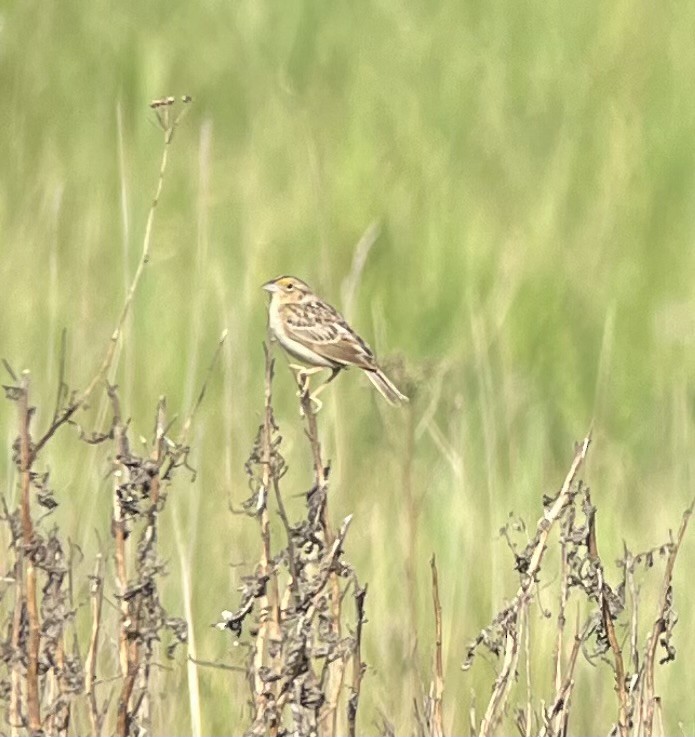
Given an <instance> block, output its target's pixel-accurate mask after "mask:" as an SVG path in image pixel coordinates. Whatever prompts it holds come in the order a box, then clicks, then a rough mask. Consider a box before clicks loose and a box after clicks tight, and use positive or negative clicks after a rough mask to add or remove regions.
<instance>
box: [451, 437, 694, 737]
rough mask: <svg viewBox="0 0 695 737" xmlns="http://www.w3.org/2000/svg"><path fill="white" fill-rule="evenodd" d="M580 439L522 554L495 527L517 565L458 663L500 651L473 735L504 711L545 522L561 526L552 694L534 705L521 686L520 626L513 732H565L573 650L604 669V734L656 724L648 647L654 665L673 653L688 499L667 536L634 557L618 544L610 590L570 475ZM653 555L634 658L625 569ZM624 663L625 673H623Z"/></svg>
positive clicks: (592, 511)
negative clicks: (623, 631)
mask: <svg viewBox="0 0 695 737" xmlns="http://www.w3.org/2000/svg"><path fill="white" fill-rule="evenodd" d="M589 442H590V441H589V437H586V438H585V440H584V442H583V443H582V444H581V445H579V446H578V448H577V451H576V453H575V457H574V460H573V462H572V465H571V467H570V470H569V473H568V474H567V477H566V479H565V482H564V483H563V485H562V488H561V490H560V492H559V494H558V496H557V497H556V498H555V499H551V500H544V505H545V506H546V511H545V514H544V516H543V518H542V519H541V520H540V521H539V522H538V524H537V526H536V531H535V534H534V536H533V537H532V538H531V540H530V541H529V542H528V543H527V544H526V546H525V548H524V550H523V551H522V552H521V553H518V552H517V549H516V546H515V545H514V544H513V543H512V542H511V540H510V538H509V534H508V530H507V528H504V529H503V532H504V533H505V535H506V537H507V541H508V543H509V544H510V547H511V548H512V550H513V552H514V554H515V557H516V569H517V570H518V571H519V574H520V578H521V583H520V586H519V589H518V591H517V593H516V596H515V597H514V599H512V601H511V603H510V604H509V605H507V606H506V607H504V608H503V609H502V610H501V611H500V613H499V614H498V615H497V616H496V617H495V619H494V620H493V621H492V623H491V624H490V625H488V626H487V627H486V628H485V629H483V630H482V631H481V633H480V634H479V635H478V636H477V637H476V639H475V640H474V641H473V642H472V643H471V645H470V647H469V650H468V657H467V660H466V662H465V663H464V669H465V668H467V667H470V665H471V662H472V659H473V657H474V656H475V654H476V652H477V650H478V648H479V647H481V646H485V647H486V648H487V649H488V650H489V651H490V652H492V653H493V654H494V655H495V656H497V657H501V661H502V663H501V669H500V671H499V674H498V676H497V679H496V680H495V683H494V686H493V690H492V696H491V697H490V700H489V702H488V704H487V707H486V709H485V714H484V716H483V718H482V720H481V723H480V726H479V728H477V729H476V726H475V724H474V722H473V723H472V729H471V731H472V732H473V733H476V732H477V733H479V734H481V735H487V734H492V733H493V732H495V730H496V729H497V727H498V726H499V724H500V723H501V720H502V718H503V717H504V715H505V713H506V712H507V706H508V703H509V700H510V694H511V691H512V688H513V685H514V681H515V679H516V676H517V670H518V668H517V664H518V661H519V657H520V650H521V643H522V640H523V638H524V632H523V627H524V626H526V627H528V613H529V610H528V607H529V604H530V603H531V601H533V600H534V598H537V596H538V595H537V590H538V587H539V584H540V583H541V582H540V578H539V576H540V573H541V563H542V561H543V559H544V556H545V553H546V551H547V550H549V547H548V540H549V534H550V531H551V528H552V527H553V526H558V527H560V535H559V548H560V551H559V552H560V577H559V597H558V614H557V619H556V623H555V627H556V632H555V646H554V648H553V656H552V657H553V663H552V666H553V667H552V670H553V694H552V697H551V698H550V699H549V700H547V701H545V702H544V701H542V700H541V702H540V705H539V706H540V708H538V709H536V710H535V711H534V708H533V704H532V697H533V693H532V690H531V688H530V685H529V684H530V675H529V669H528V661H529V659H530V652H531V646H530V644H529V641H528V631H527V634H526V638H527V639H526V640H525V642H526V648H525V657H526V660H527V691H526V699H525V704H524V705H523V707H521V706H520V707H517V708H516V712H515V713H516V725H517V727H518V729H519V731H520V732H521V734H527V735H528V734H540V735H544V736H546V735H547V736H550V735H566V734H567V733H568V729H569V718H570V708H571V699H572V692H573V689H574V684H575V680H576V678H577V668H578V662H579V654H580V652H583V653H584V656H585V658H586V659H587V660H589V662H591V663H592V664H593V661H594V660H596V659H600V661H601V662H602V663H604V664H607V665H608V666H609V667H610V669H611V673H612V676H613V682H614V691H615V693H616V707H617V708H616V713H617V720H616V722H615V724H614V726H613V727H612V729H611V730H610V733H611V734H613V735H615V734H619V735H620V736H621V737H627V735H629V734H632V735H635V737H636V736H637V735H648V736H649V737H651V735H652V733H653V729H654V722H655V721H657V720H658V721H659V723H661V720H662V714H661V704H660V700H659V698H658V697H657V696H655V693H654V667H655V665H654V664H655V657H656V650H657V647H658V645H659V644H660V645H661V646H662V647H663V649H664V650H665V656H664V657H663V658H662V660H661V661H660V662H661V663H665V662H668V661H669V660H673V658H674V657H675V650H674V647H673V645H672V644H671V642H670V638H671V633H672V630H673V627H674V625H675V623H676V620H677V615H676V614H675V612H674V610H673V592H672V587H671V577H672V573H673V566H674V564H675V559H676V556H677V554H678V550H679V549H680V546H681V543H682V540H683V536H684V534H685V531H686V528H687V524H688V521H689V518H690V516H691V514H692V511H693V505H695V500H694V501H693V504H691V506H690V507H689V508H688V509H687V510H686V511H685V513H684V515H683V519H682V522H681V526H680V529H679V531H678V535H677V536H676V539H675V540H671V541H670V542H669V543H667V544H665V545H661V546H659V547H658V548H655V549H653V550H650V551H647V552H646V553H640V554H638V555H636V556H635V555H633V554H632V553H630V551H629V550H628V549H627V547H626V548H625V553H624V558H623V560H622V561H619V562H618V564H619V566H621V567H622V568H623V569H624V575H623V581H622V583H621V584H620V585H619V586H618V587H616V588H614V587H612V586H611V585H610V584H609V583H608V580H607V577H606V573H605V567H604V565H603V562H602V560H601V558H600V555H599V549H598V543H597V533H596V508H595V507H594V506H593V504H592V501H591V493H590V489H589V488H588V487H587V486H586V485H584V484H583V483H582V482H581V481H579V480H577V478H576V477H577V474H578V471H579V468H580V466H581V464H582V462H583V461H584V459H585V457H586V453H587V449H588V446H589ZM558 523H559V524H558ZM657 553H658V554H659V555H661V556H662V557H665V558H666V570H665V573H664V579H663V582H662V585H661V592H660V597H659V603H658V607H657V615H656V618H655V620H654V624H653V627H652V629H651V632H650V634H649V636H648V638H647V642H646V646H645V649H644V653H643V654H642V655H641V657H640V654H639V653H638V651H637V640H638V626H637V625H638V620H637V605H638V593H637V592H638V588H637V586H636V584H635V581H634V573H635V568H636V566H637V565H638V564H640V563H644V564H645V568H650V567H651V565H652V563H653V559H654V557H655V555H656V554H657ZM628 589H629V591H630V592H631V593H630V596H631V600H632V601H631V610H628V608H627V604H626V601H627V600H626V591H627V590H628ZM574 591H577V592H579V595H580V597H581V601H582V603H583V604H584V608H585V609H586V612H585V614H584V615H583V622H582V621H581V620H582V618H581V617H580V615H579V609H578V612H577V624H576V627H575V633H574V641H573V644H572V648H571V651H570V653H569V657H568V658H567V661H566V662H563V661H564V658H563V650H564V633H565V629H566V613H567V607H568V604H569V601H570V597H571V595H572V592H574ZM539 603H541V602H539ZM541 607H542V603H541ZM543 613H544V618H545V619H546V620H547V619H550V618H551V616H552V615H551V613H550V612H547V611H545V609H543ZM623 615H626V618H627V622H626V625H627V629H628V631H629V633H630V636H629V643H630V657H629V658H627V660H626V657H625V655H624V653H623V649H622V646H621V642H620V639H619V637H618V631H619V630H618V623H619V619H620V618H621V617H622V616H623ZM609 656H610V657H609ZM626 663H627V665H626ZM640 663H641V665H640ZM630 667H632V669H633V672H630V671H629V668H630ZM534 720H535V723H534ZM597 731H598V729H597ZM600 731H602V732H603V731H605V730H604V729H601V730H600Z"/></svg>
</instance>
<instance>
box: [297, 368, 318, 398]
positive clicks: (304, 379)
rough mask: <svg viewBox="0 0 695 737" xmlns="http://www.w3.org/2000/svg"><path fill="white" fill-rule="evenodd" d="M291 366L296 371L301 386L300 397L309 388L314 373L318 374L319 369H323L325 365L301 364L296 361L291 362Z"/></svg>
mask: <svg viewBox="0 0 695 737" xmlns="http://www.w3.org/2000/svg"><path fill="white" fill-rule="evenodd" d="M290 368H291V369H292V370H293V371H294V372H295V378H296V380H297V386H298V387H299V391H298V392H297V396H298V397H300V396H301V395H302V394H304V392H305V391H307V390H308V388H309V377H310V376H311V375H312V374H316V373H318V372H319V371H323V366H310V367H308V368H307V367H306V366H299V365H298V364H296V363H291V364H290Z"/></svg>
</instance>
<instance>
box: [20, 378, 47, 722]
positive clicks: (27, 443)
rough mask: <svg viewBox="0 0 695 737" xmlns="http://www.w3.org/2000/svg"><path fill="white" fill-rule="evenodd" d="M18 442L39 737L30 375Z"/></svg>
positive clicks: (32, 709)
mask: <svg viewBox="0 0 695 737" xmlns="http://www.w3.org/2000/svg"><path fill="white" fill-rule="evenodd" d="M19 392H20V393H19V400H18V409H19V442H20V474H21V487H22V501H21V505H22V507H21V508H22V557H23V566H22V567H23V571H24V596H25V601H26V610H27V617H28V625H29V636H28V641H27V676H26V689H27V701H26V705H27V720H28V726H29V731H30V732H31V734H40V733H41V732H42V725H41V704H40V694H39V646H40V643H41V623H40V621H39V607H38V601H37V597H36V566H35V561H34V552H35V551H34V547H35V540H34V526H33V522H32V519H31V497H30V492H31V464H32V444H31V434H30V423H31V416H32V414H33V410H32V409H31V407H30V406H29V373H28V372H26V371H25V372H24V373H23V374H22V379H21V383H20V386H19Z"/></svg>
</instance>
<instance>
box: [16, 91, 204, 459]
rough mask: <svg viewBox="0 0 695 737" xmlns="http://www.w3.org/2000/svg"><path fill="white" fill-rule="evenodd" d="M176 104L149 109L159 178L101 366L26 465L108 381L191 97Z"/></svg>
mask: <svg viewBox="0 0 695 737" xmlns="http://www.w3.org/2000/svg"><path fill="white" fill-rule="evenodd" d="M175 102H176V100H175V99H174V98H173V97H169V98H166V99H165V100H156V101H154V102H153V103H152V104H151V107H152V108H153V109H154V110H155V113H156V114H157V119H158V121H159V125H160V128H161V129H162V132H163V134H164V146H163V149H162V158H161V161H160V165H159V177H158V179H157V185H156V188H155V194H154V198H153V200H152V204H151V205H150V209H149V212H148V214H147V222H146V225H145V234H144V237H143V242H142V252H141V254H140V260H139V262H138V265H137V268H136V270H135V274H134V275H133V279H132V281H131V283H130V287H129V288H128V291H127V293H126V297H125V301H124V303H123V306H122V307H121V312H120V315H119V317H118V320H117V321H116V327H115V328H114V331H113V333H112V334H111V338H110V339H109V342H108V344H107V347H106V351H105V353H104V356H103V358H102V360H101V363H100V365H99V367H98V369H97V371H96V373H95V374H94V376H93V377H92V378H91V379H90V381H89V382H88V383H87V386H86V387H85V389H84V390H83V391H81V392H74V393H73V395H72V396H71V397H70V399H69V401H68V402H67V403H66V404H65V406H63V407H62V408H59V406H58V405H56V410H55V411H54V414H53V419H52V421H51V423H50V424H49V426H48V428H47V429H46V431H45V432H44V434H43V435H42V436H41V437H40V438H39V440H37V442H36V444H35V445H34V447H33V448H32V451H31V456H30V461H31V463H30V464H29V465H31V464H32V463H33V461H34V459H35V458H36V456H37V455H38V454H39V452H40V451H41V450H42V448H43V447H44V446H45V445H46V443H47V442H48V441H49V440H50V439H51V438H52V437H53V435H55V433H56V432H57V431H58V430H59V429H60V428H61V427H62V426H63V425H65V424H66V423H67V422H69V421H70V420H71V419H72V417H73V415H74V414H75V413H76V412H77V411H78V410H79V409H81V408H83V407H85V406H86V405H87V403H88V402H89V399H90V397H91V395H92V393H93V392H94V389H95V388H96V387H97V386H98V385H99V384H100V383H101V382H102V381H104V380H105V379H106V378H107V375H108V372H109V369H110V368H111V364H112V363H113V360H114V356H115V355H116V348H117V346H118V342H119V340H120V338H121V335H122V333H123V326H124V325H125V321H126V318H127V317H128V314H129V312H130V308H131V306H132V303H133V299H134V297H135V293H136V292H137V289H138V286H139V284H140V279H141V278H142V274H143V272H144V270H145V267H146V266H147V264H148V263H149V261H150V246H151V240H152V226H153V224H154V214H155V210H156V209H157V206H158V204H159V200H160V197H161V194H162V189H163V187H164V176H165V173H166V169H167V164H168V161H169V146H170V144H171V141H172V139H173V137H174V132H175V131H176V128H177V126H178V125H179V123H180V122H181V119H182V117H183V115H184V114H185V112H186V110H187V105H188V103H190V102H191V98H190V97H188V96H187V95H186V96H184V97H183V98H182V102H183V103H184V107H183V108H182V109H181V110H180V111H179V112H178V113H177V114H175V115H174V114H173V113H172V112H171V111H172V110H173V107H172V106H173V105H174V103H175ZM62 387H64V378H63V375H62V371H61V376H60V380H59V388H58V399H60V398H61V397H66V396H67V394H68V392H67V389H63V388H62Z"/></svg>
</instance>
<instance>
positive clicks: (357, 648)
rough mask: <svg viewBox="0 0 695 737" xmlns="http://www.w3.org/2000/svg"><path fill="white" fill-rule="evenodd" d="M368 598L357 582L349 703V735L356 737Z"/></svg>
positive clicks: (364, 589)
mask: <svg viewBox="0 0 695 737" xmlns="http://www.w3.org/2000/svg"><path fill="white" fill-rule="evenodd" d="M366 596H367V586H366V585H365V586H364V588H360V587H359V584H358V582H357V580H355V593H354V597H355V613H356V615H357V624H356V625H355V642H354V647H353V650H352V692H351V694H350V699H349V701H348V719H347V721H348V734H349V735H350V737H355V734H356V725H357V709H358V706H359V701H360V691H361V688H362V677H363V676H364V669H365V665H364V663H363V662H362V626H363V625H364V599H365V597H366Z"/></svg>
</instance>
